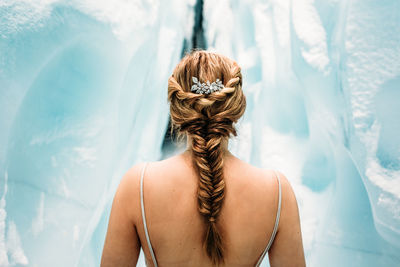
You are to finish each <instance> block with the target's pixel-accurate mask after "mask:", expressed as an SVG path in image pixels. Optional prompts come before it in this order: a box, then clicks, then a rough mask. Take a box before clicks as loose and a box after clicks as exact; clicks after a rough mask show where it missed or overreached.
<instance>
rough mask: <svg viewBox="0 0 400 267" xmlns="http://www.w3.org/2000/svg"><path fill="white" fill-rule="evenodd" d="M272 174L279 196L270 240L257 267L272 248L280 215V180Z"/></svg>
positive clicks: (276, 173) (277, 175) (277, 174)
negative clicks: (276, 183)
mask: <svg viewBox="0 0 400 267" xmlns="http://www.w3.org/2000/svg"><path fill="white" fill-rule="evenodd" d="M274 172H275V175H276V177H277V178H278V187H279V189H278V192H279V193H278V194H279V196H278V210H277V211H276V218H275V225H274V229H273V230H272V235H271V238H270V239H269V242H268V245H267V247H266V248H265V250H264V252H263V254H262V255H261V257H260V259H259V260H258V262H257V264H256V266H257V267H258V266H260V264H261V262H262V261H263V259H264V257H265V255H266V254H267V252H268V251H269V249H270V248H271V246H272V243H273V242H274V239H275V235H276V232H277V231H278V225H279V218H280V215H281V201H282V189H281V179H280V177H279V173H278V172H276V171H274Z"/></svg>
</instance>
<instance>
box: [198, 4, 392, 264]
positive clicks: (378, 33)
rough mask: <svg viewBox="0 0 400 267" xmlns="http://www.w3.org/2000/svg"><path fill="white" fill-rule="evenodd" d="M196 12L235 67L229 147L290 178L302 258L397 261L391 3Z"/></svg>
mask: <svg viewBox="0 0 400 267" xmlns="http://www.w3.org/2000/svg"><path fill="white" fill-rule="evenodd" d="M204 14H205V28H206V36H207V41H208V46H209V49H214V50H216V51H219V52H222V53H225V54H227V55H228V56H230V57H232V58H235V59H237V61H238V63H239V65H241V66H242V71H243V76H244V77H245V78H244V85H243V87H244V90H245V93H246V95H247V100H248V109H247V112H246V113H245V116H244V119H243V120H242V121H241V122H240V131H239V137H238V138H237V139H236V140H234V142H232V143H231V148H232V149H233V150H234V151H235V154H236V155H237V156H239V157H242V158H243V159H245V160H248V161H250V162H252V163H253V164H256V165H258V166H260V167H265V168H274V169H279V170H281V171H282V172H283V173H285V174H286V176H287V177H288V179H289V180H290V181H291V183H292V185H293V187H294V190H295V193H296V195H297V199H298V202H299V208H300V216H301V224H302V230H303V241H304V246H305V252H306V257H307V263H308V266H399V265H400V256H399V255H400V254H399V251H400V145H399V144H400V138H399V136H400V116H399V115H400V114H399V113H400V3H399V2H398V1H362V0H359V1H322V0H319V1H318V0H316V1H314V0H296V1H227V0H226V1H218V4H215V1H212V0H205V12H204ZM221 14H224V15H223V16H221ZM264 264H265V265H266V263H264Z"/></svg>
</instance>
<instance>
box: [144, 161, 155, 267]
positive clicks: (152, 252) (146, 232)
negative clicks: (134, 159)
mask: <svg viewBox="0 0 400 267" xmlns="http://www.w3.org/2000/svg"><path fill="white" fill-rule="evenodd" d="M146 167H147V162H146V163H145V164H144V165H143V168H142V172H141V174H140V207H141V209H142V220H143V228H144V234H145V236H146V241H147V246H148V248H149V251H150V255H151V259H152V261H153V264H154V267H158V265H157V260H156V256H155V255H154V251H153V247H152V246H151V242H150V237H149V231H148V229H147V222H146V213H145V210H144V197H143V180H144V172H145V170H146Z"/></svg>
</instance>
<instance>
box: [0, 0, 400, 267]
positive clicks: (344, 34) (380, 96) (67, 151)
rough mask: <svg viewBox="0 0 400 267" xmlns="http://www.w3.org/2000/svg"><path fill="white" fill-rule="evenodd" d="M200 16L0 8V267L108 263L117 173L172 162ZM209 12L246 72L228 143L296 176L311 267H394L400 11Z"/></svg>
mask: <svg viewBox="0 0 400 267" xmlns="http://www.w3.org/2000/svg"><path fill="white" fill-rule="evenodd" d="M194 6H195V1H194V0H193V1H183V0H171V1H161V0H132V1H123V0H118V1H95V0H82V1H61V0H38V1H27V0H3V1H0V266H4V267H9V266H38V267H47V266H60V267H63V266H65V267H70V266H82V267H87V266H98V265H99V262H100V256H101V250H102V246H103V242H104V237H105V231H106V228H107V222H108V215H109V211H110V205H111V201H112V197H113V195H114V192H115V189H116V186H117V185H118V183H119V181H120V179H121V177H122V175H123V174H124V172H126V170H127V169H128V168H129V167H130V166H132V165H134V164H135V163H137V162H139V161H154V160H158V159H160V158H162V157H163V155H165V151H162V144H163V138H164V135H165V132H166V131H167V126H168V106H167V101H166V98H167V90H166V88H167V79H168V76H169V75H170V73H171V71H172V69H173V67H174V66H175V64H176V63H177V62H179V59H180V57H181V52H182V50H183V48H184V45H185V42H187V40H190V38H191V36H192V34H193V32H192V29H193V23H194ZM203 16H204V22H203V26H204V29H205V40H206V43H207V46H208V48H209V49H210V50H215V51H218V52H221V53H223V54H225V55H227V56H230V57H232V58H234V59H235V60H237V61H238V63H239V64H240V65H241V67H242V71H243V77H244V84H243V89H244V91H245V94H246V96H247V103H248V105H247V110H246V113H245V115H244V117H243V119H242V120H241V121H240V122H239V124H238V128H239V136H238V137H237V138H234V139H233V140H232V142H231V143H230V147H231V149H232V151H233V152H234V154H236V155H237V156H238V157H240V158H242V159H244V160H246V161H249V162H250V163H252V164H254V165H257V166H260V167H264V168H273V169H278V170H280V171H282V172H283V173H284V174H285V175H286V176H287V177H288V179H289V180H290V182H291V184H292V186H293V188H294V191H295V193H296V196H297V199H298V202H299V208H300V216H301V224H302V232H303V242H304V247H305V252H306V257H307V265H308V266H328V267H329V266H399V265H400V256H399V255H400V253H399V251H400V138H399V136H400V2H399V1H396V0H384V1H377V0H375V1H372V0H353V1H346V0H295V1H291V0H279V1H275V0H271V1H261V0H243V1H239V0H219V1H214V0H204V10H203ZM267 238H268V237H266V239H267ZM138 265H139V266H144V262H143V258H142V257H141V258H140V261H139V264H138ZM263 265H264V266H265V265H268V264H267V262H266V261H265V262H264V263H263Z"/></svg>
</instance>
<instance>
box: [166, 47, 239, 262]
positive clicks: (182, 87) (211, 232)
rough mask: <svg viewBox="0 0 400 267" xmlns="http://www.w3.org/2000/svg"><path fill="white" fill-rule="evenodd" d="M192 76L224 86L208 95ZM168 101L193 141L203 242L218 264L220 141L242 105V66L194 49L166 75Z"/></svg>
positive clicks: (221, 189) (176, 121) (229, 132)
mask: <svg viewBox="0 0 400 267" xmlns="http://www.w3.org/2000/svg"><path fill="white" fill-rule="evenodd" d="M192 77H197V78H198V79H200V80H201V81H203V82H205V81H215V80H217V79H220V80H221V81H222V83H223V84H224V88H223V89H222V90H221V91H218V92H213V93H211V94H196V93H192V92H191V90H190V88H191V86H192ZM168 100H169V102H170V114H171V120H172V124H173V126H174V128H176V129H177V130H178V132H179V133H180V134H187V135H188V137H189V140H191V147H190V149H191V151H192V157H193V163H194V166H195V167H196V169H197V172H198V176H199V185H198V192H197V199H198V210H199V212H200V214H201V215H202V217H203V218H204V223H205V224H206V226H207V227H206V229H207V230H206V232H205V235H204V239H203V246H204V249H205V252H206V254H207V256H208V257H209V258H210V260H211V261H212V263H213V264H214V265H218V264H220V263H223V261H224V243H223V236H222V234H221V231H220V229H219V227H218V225H217V222H218V216H219V214H220V212H221V208H222V204H223V201H224V196H225V194H224V192H225V181H224V175H223V165H224V157H223V149H222V144H223V142H224V140H226V139H228V138H229V136H230V135H236V129H235V127H234V123H236V122H237V120H238V119H239V118H240V117H241V116H242V115H243V113H244V110H245V108H246V99H245V96H244V94H243V91H242V74H241V72H240V67H239V66H238V65H237V63H236V62H234V61H232V60H230V59H228V58H226V57H224V56H221V55H218V54H215V53H211V52H206V51H194V52H192V53H190V54H188V55H186V56H185V57H184V58H183V59H182V61H181V62H180V63H179V64H178V65H177V66H176V68H175V70H174V72H173V74H172V76H171V77H170V78H169V80H168Z"/></svg>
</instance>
